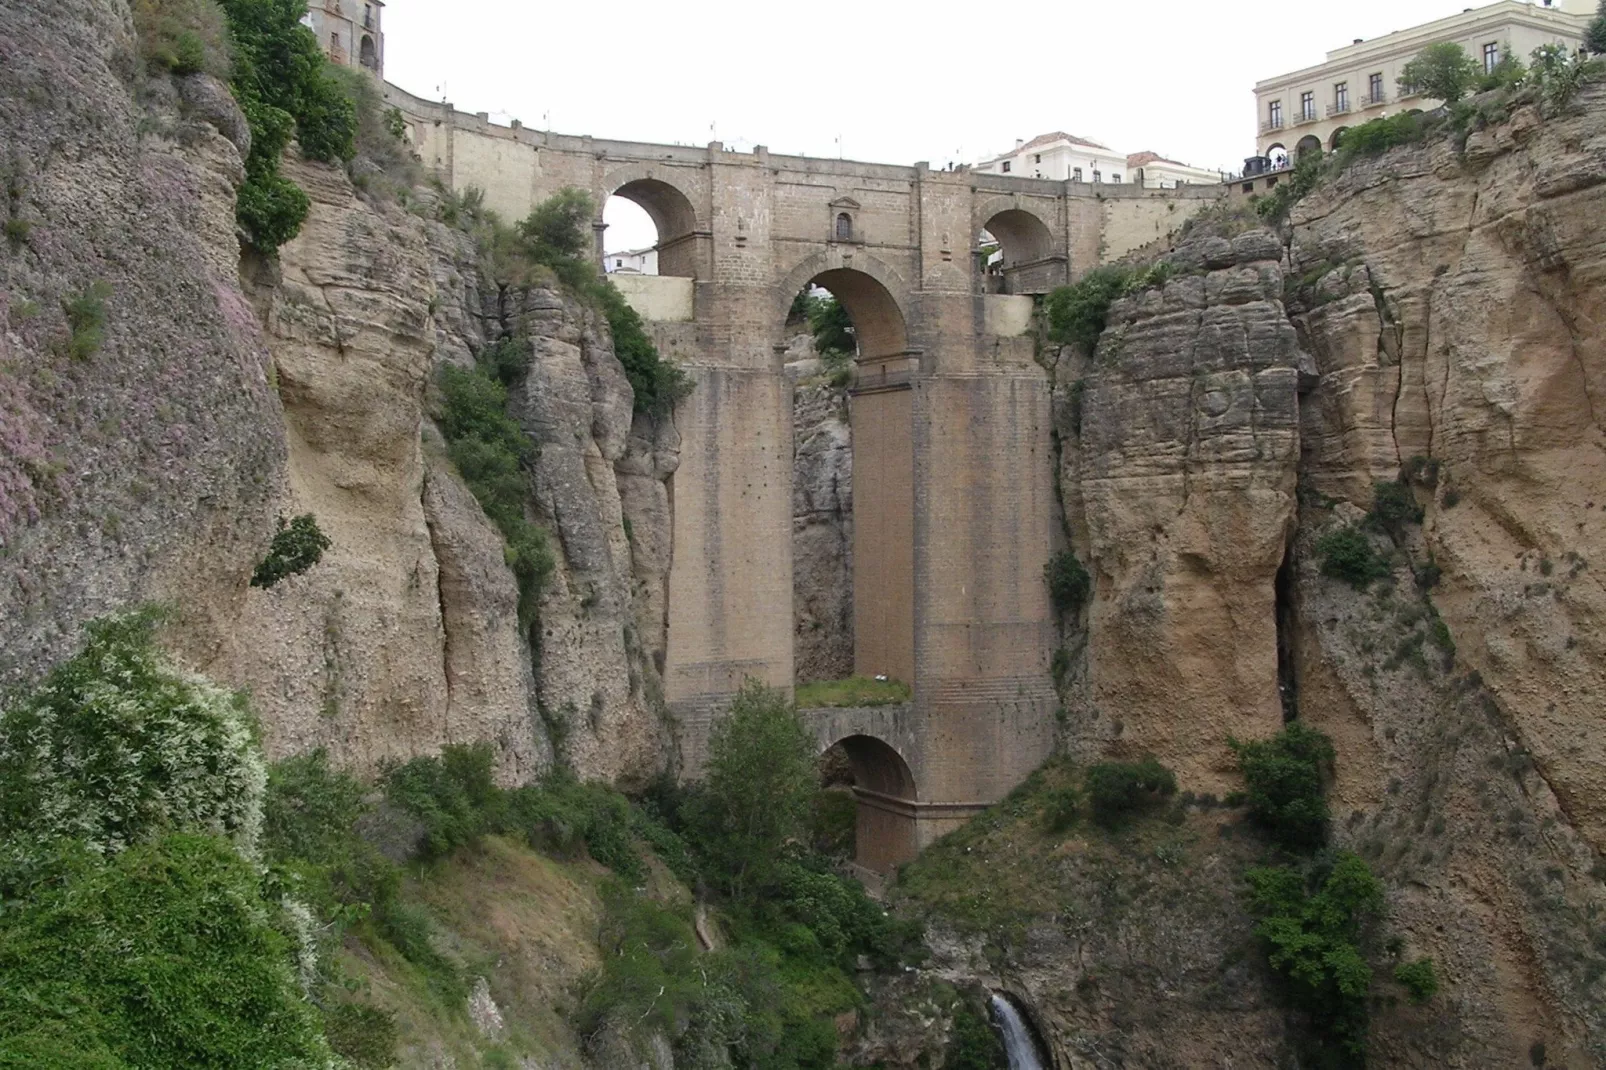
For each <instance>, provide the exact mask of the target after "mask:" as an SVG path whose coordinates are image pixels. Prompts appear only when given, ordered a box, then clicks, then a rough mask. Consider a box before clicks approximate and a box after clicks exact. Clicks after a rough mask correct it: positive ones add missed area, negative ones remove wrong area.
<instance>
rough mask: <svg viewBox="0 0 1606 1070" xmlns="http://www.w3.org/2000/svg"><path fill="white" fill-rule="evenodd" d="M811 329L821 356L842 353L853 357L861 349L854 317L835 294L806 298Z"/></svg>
mask: <svg viewBox="0 0 1606 1070" xmlns="http://www.w3.org/2000/svg"><path fill="white" fill-rule="evenodd" d="M805 292H806V291H805ZM806 300H807V311H806V315H807V317H808V324H809V331H810V332H811V333H812V334H813V335H814V349H815V351H816V352H817V353H819V354H820V356H821V357H828V356H834V355H837V354H841V355H843V356H846V357H849V358H852V357H853V355H854V354H856V353H857V352H858V351H859V341H858V337H857V335H856V334H855V333H854V330H853V318H852V317H851V316H849V315H848V310H847V307H846V306H845V305H843V304H842V302H840V301H838V300H837V299H836V298H835V297H834V296H829V295H828V296H826V297H814V296H812V295H810V296H808V297H807V298H806Z"/></svg>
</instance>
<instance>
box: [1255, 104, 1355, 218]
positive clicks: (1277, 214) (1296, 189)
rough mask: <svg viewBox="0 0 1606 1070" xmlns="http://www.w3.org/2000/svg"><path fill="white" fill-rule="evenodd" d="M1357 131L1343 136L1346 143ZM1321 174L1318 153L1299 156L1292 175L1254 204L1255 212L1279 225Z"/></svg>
mask: <svg viewBox="0 0 1606 1070" xmlns="http://www.w3.org/2000/svg"><path fill="white" fill-rule="evenodd" d="M1365 125H1367V124H1364V123H1363V124H1362V126H1365ZM1358 129H1360V127H1356V128H1355V129H1352V130H1351V131H1350V132H1349V133H1348V134H1346V135H1344V140H1345V142H1346V143H1348V141H1349V139H1350V138H1351V137H1353V136H1354V134H1355V130H1358ZM1322 172H1323V163H1322V157H1321V154H1320V153H1315V152H1313V153H1310V154H1308V155H1304V156H1301V157H1300V158H1299V160H1298V161H1297V162H1296V163H1295V164H1294V173H1293V174H1291V175H1289V176H1288V177H1287V178H1285V179H1283V181H1282V183H1281V184H1280V185H1279V186H1278V187H1277V188H1276V189H1274V190H1272V191H1271V193H1269V194H1267V195H1266V196H1264V197H1262V198H1260V199H1259V200H1257V201H1256V202H1255V211H1256V212H1257V213H1258V214H1259V215H1260V218H1261V219H1262V220H1264V221H1265V222H1267V223H1281V222H1282V221H1284V220H1285V219H1287V218H1288V213H1289V212H1290V211H1292V210H1293V207H1294V205H1296V204H1298V203H1299V202H1300V201H1302V200H1304V199H1305V197H1306V195H1307V194H1309V193H1310V191H1311V190H1313V189H1315V188H1316V184H1317V183H1318V182H1320V181H1321V179H1322Z"/></svg>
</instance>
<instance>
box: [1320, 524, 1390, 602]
mask: <svg viewBox="0 0 1606 1070" xmlns="http://www.w3.org/2000/svg"><path fill="white" fill-rule="evenodd" d="M1316 552H1317V553H1318V554H1320V555H1321V559H1322V574H1323V575H1326V576H1332V577H1333V578H1334V579H1340V580H1343V581H1344V582H1345V583H1348V584H1351V585H1353V586H1354V587H1356V588H1358V589H1360V590H1365V589H1366V588H1367V587H1368V586H1369V585H1370V584H1371V582H1372V581H1373V580H1376V579H1381V578H1382V577H1384V576H1387V575H1388V574H1389V565H1388V561H1387V560H1385V559H1384V558H1383V557H1382V556H1381V555H1380V554H1379V553H1378V552H1377V551H1376V550H1375V549H1373V547H1372V541H1371V540H1370V539H1369V538H1367V537H1366V532H1364V531H1362V530H1361V529H1360V528H1357V527H1353V526H1350V525H1346V526H1344V527H1341V528H1334V529H1333V530H1332V531H1329V532H1328V533H1327V534H1325V535H1323V536H1322V537H1321V538H1320V539H1317V540H1316Z"/></svg>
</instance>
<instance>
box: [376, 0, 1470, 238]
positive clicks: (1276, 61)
mask: <svg viewBox="0 0 1606 1070" xmlns="http://www.w3.org/2000/svg"><path fill="white" fill-rule="evenodd" d="M1465 6H1467V5H1466V3H1465V2H1464V0H1463V2H1461V3H1457V0H1346V2H1345V3H1342V4H1317V3H1293V4H1275V3H1274V4H1270V5H1266V4H1238V3H1223V2H1221V0H1215V2H1212V3H1200V2H1198V0H1187V2H1184V0H1148V2H1146V3H1137V2H1133V0H1126V2H1115V3H1106V4H1089V3H1086V2H1085V0H1004V2H998V0H994V2H991V3H987V2H979V3H971V4H964V5H960V4H954V3H951V2H947V0H923V2H921V3H912V2H908V0H904V2H892V0H854V2H852V3H840V2H839V3H829V4H817V5H814V6H812V7H810V6H807V5H804V4H784V5H783V4H776V3H766V2H764V0H759V2H756V3H755V2H754V0H746V2H740V3H731V2H726V0H681V2H679V3H665V2H662V0H657V2H652V3H644V2H639V0H613V2H611V3H607V4H602V3H597V2H595V0H592V2H589V3H584V2H582V3H575V2H569V3H528V2H522V3H521V2H513V0H389V3H388V4H387V5H386V7H385V16H384V17H385V76H386V77H387V78H388V79H389V80H390V81H392V82H394V83H396V84H397V85H399V86H401V87H402V88H404V89H406V90H408V91H410V92H413V93H416V94H418V95H419V96H423V97H429V98H434V99H437V100H438V99H441V98H442V97H444V98H445V99H448V100H450V101H451V102H452V103H453V104H454V105H456V106H457V108H458V109H459V110H462V111H468V112H477V111H486V112H490V113H491V117H492V119H493V120H494V121H498V122H507V121H509V120H511V119H519V120H521V121H522V122H523V123H524V124H525V125H526V126H530V127H536V128H542V129H552V130H556V131H559V132H561V133H566V134H591V135H593V136H596V137H607V138H618V139H623V140H630V141H655V142H669V143H681V144H688V145H704V144H707V143H708V142H709V141H713V140H719V141H722V142H724V143H725V145H726V146H727V147H732V146H734V147H738V148H742V149H751V147H752V146H753V145H755V144H759V145H767V146H769V149H770V151H771V152H776V153H785V154H796V155H807V156H826V157H831V156H844V157H846V158H848V159H852V160H863V161H871V162H876V163H894V164H912V163H914V162H915V161H917V160H926V161H929V162H930V163H931V165H932V166H933V167H934V168H942V167H943V166H945V165H946V164H948V163H950V162H952V163H974V162H975V161H977V160H979V159H982V158H984V157H986V156H990V155H996V154H998V153H1000V152H1003V151H1004V150H1006V149H1010V148H1013V147H1014V144H1015V140H1016V139H1017V138H1026V139H1029V138H1032V137H1034V136H1036V135H1037V134H1041V133H1045V132H1047V131H1050V130H1064V131H1067V132H1069V133H1071V134H1076V135H1078V136H1081V137H1088V138H1093V139H1094V140H1097V141H1102V142H1104V143H1105V144H1107V145H1110V146H1111V147H1113V148H1116V149H1119V150H1121V151H1125V152H1129V153H1131V152H1139V151H1143V150H1152V151H1154V152H1158V153H1160V154H1162V155H1164V156H1168V157H1171V158H1173V159H1177V160H1182V161H1184V162H1186V163H1191V164H1196V165H1198V166H1201V167H1214V168H1219V169H1225V170H1237V169H1239V168H1241V167H1242V166H1243V158H1244V157H1245V156H1247V155H1250V154H1251V153H1253V152H1254V148H1255V145H1254V141H1255V133H1256V118H1257V117H1256V112H1255V103H1254V95H1253V90H1254V85H1255V83H1256V82H1257V81H1260V80H1262V79H1265V78H1269V77H1272V76H1274V75H1278V74H1283V73H1286V72H1288V71H1293V70H1298V69H1299V68H1301V67H1307V66H1310V65H1312V64H1315V63H1320V62H1321V61H1322V60H1323V59H1324V58H1325V54H1326V52H1327V51H1329V50H1330V49H1334V48H1338V47H1340V46H1342V45H1346V44H1349V43H1350V42H1351V41H1352V40H1353V39H1355V38H1357V37H1364V38H1368V39H1370V38H1373V37H1379V36H1382V35H1384V34H1387V33H1390V32H1392V31H1394V30H1401V29H1405V28H1407V27H1410V26H1414V25H1417V24H1419V23H1422V22H1427V21H1430V20H1432V19H1436V18H1442V17H1444V16H1446V15H1451V14H1454V13H1456V12H1457V11H1460V10H1461V9H1462V8H1463V7H1465ZM605 219H606V220H607V222H608V223H609V224H610V225H609V228H608V232H607V240H606V244H607V247H608V249H609V250H610V251H612V250H616V249H625V248H634V247H639V246H644V245H651V244H652V243H653V241H654V233H653V229H652V224H651V223H650V222H649V221H648V220H647V218H646V214H645V213H643V212H641V210H640V209H638V208H635V206H633V205H630V204H629V203H628V202H624V201H622V200H621V199H620V198H617V197H616V198H613V199H612V200H611V201H610V202H609V204H608V205H607V208H606V214H605Z"/></svg>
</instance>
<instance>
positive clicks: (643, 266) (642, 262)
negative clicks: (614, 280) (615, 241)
mask: <svg viewBox="0 0 1606 1070" xmlns="http://www.w3.org/2000/svg"><path fill="white" fill-rule="evenodd" d="M602 259H603V265H602V266H603V268H604V269H605V270H606V271H607V272H608V274H610V275H615V274H618V275H656V274H658V248H657V246H650V247H648V248H646V249H621V250H620V251H619V252H616V253H605V254H604V255H603V258H602Z"/></svg>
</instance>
